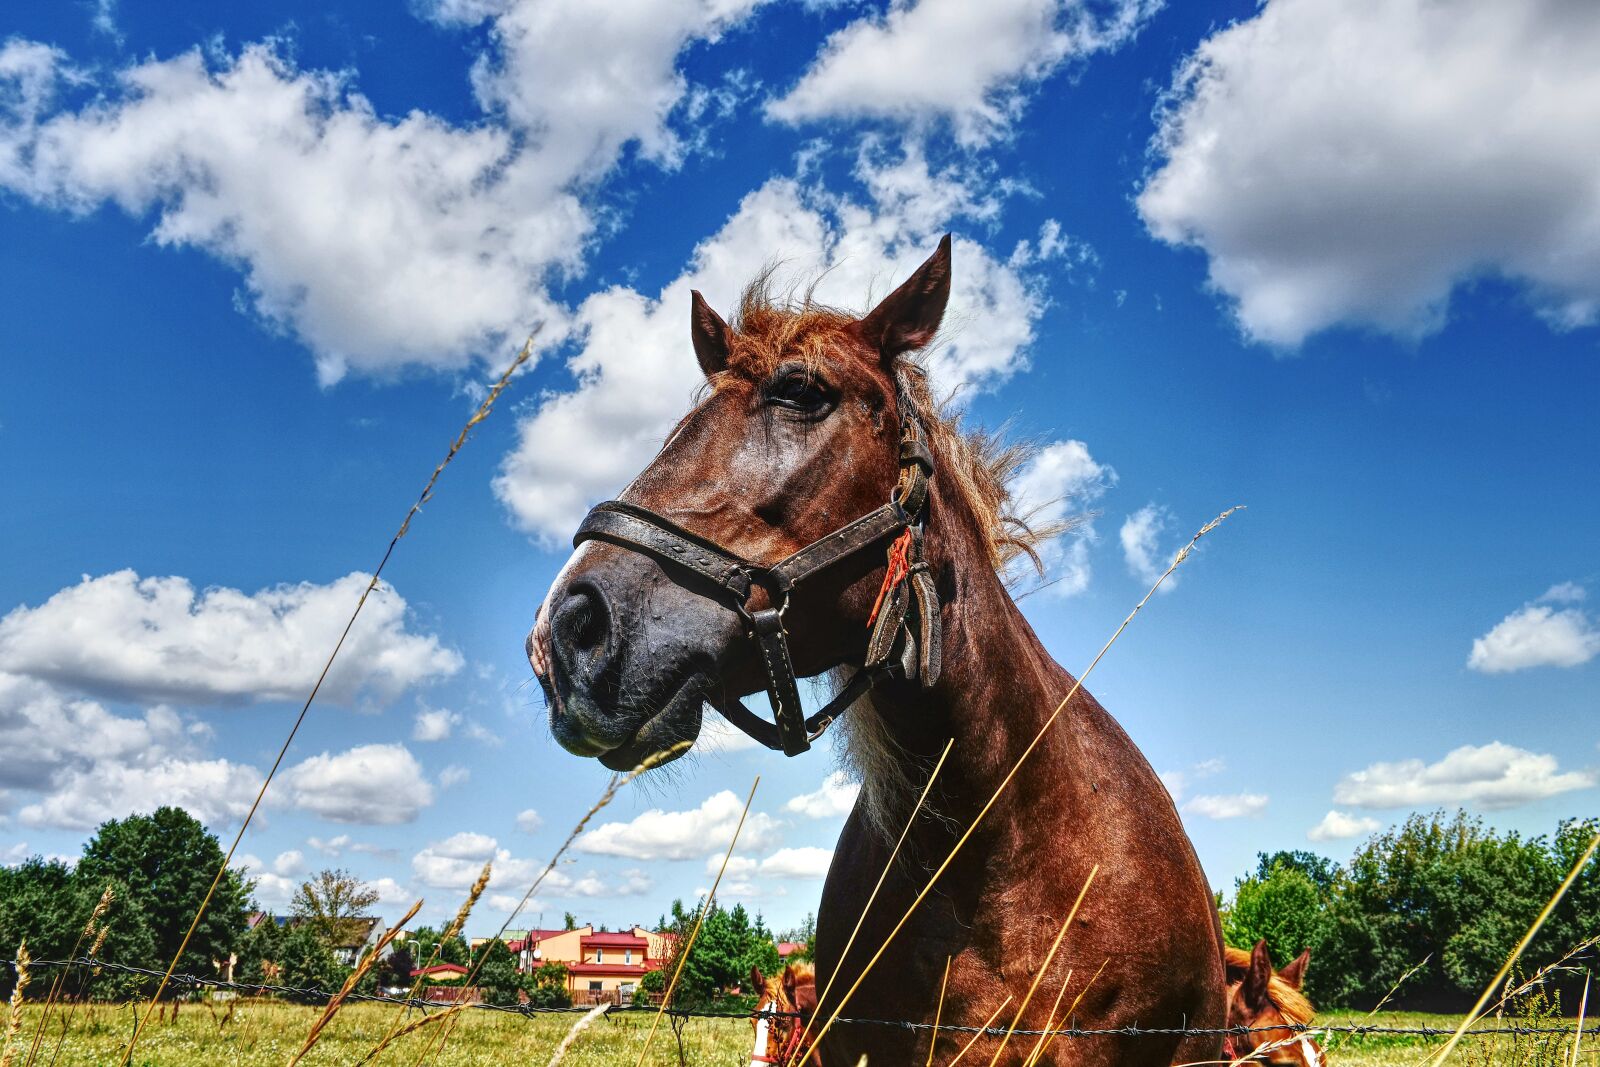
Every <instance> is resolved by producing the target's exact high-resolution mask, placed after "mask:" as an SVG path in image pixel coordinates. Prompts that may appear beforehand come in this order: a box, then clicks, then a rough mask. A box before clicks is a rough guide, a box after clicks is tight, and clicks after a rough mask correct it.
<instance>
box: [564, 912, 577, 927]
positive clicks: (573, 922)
mask: <svg viewBox="0 0 1600 1067" xmlns="http://www.w3.org/2000/svg"><path fill="white" fill-rule="evenodd" d="M561 923H562V926H561V929H563V930H576V929H577V928H578V917H577V916H576V915H574V914H572V912H570V911H568V912H563V913H562V915H561Z"/></svg>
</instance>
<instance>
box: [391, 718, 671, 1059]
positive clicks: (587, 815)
mask: <svg viewBox="0 0 1600 1067" xmlns="http://www.w3.org/2000/svg"><path fill="white" fill-rule="evenodd" d="M691 744H693V742H690V741H679V742H678V743H677V744H675V745H672V746H670V747H668V748H665V749H663V750H662V751H660V752H656V753H652V754H651V755H650V756H647V757H646V758H645V759H644V760H642V761H640V763H639V765H638V766H637V767H635V768H634V769H633V770H631V771H629V772H628V773H626V774H613V775H612V776H611V778H610V780H609V781H607V782H606V787H605V789H604V791H602V792H601V794H600V799H598V800H596V801H595V802H594V803H593V804H591V805H590V806H589V810H588V811H586V812H584V813H583V817H582V818H581V819H579V820H578V822H577V825H575V826H574V827H573V828H572V830H571V832H570V833H568V834H567V836H566V839H565V840H564V841H562V842H561V845H560V846H559V847H558V848H557V849H556V850H555V852H553V853H552V854H551V856H550V861H549V862H548V863H546V864H545V865H544V869H543V870H542V871H540V872H539V874H538V875H537V876H536V877H535V878H534V880H533V883H532V884H531V885H529V886H528V890H527V892H525V893H523V894H522V899H521V900H519V901H518V902H517V906H516V907H514V908H512V909H511V913H510V914H509V915H507V916H506V918H505V921H504V922H502V923H501V924H500V929H499V930H497V931H496V932H495V935H494V940H499V939H500V938H503V937H504V936H505V933H506V931H507V930H508V929H510V927H511V924H512V923H513V922H515V921H516V919H517V916H518V915H520V914H521V913H522V909H523V908H525V907H527V906H528V901H530V900H532V899H533V894H534V893H536V892H537V891H538V889H539V886H540V885H541V884H542V883H543V882H544V880H545V878H546V877H548V876H549V874H550V872H551V871H553V870H555V869H556V864H558V863H560V862H561V857H562V856H564V855H565V854H566V852H567V850H568V849H569V848H571V847H572V843H573V842H574V841H576V840H577V839H578V836H579V835H580V834H582V833H583V831H584V830H585V829H586V828H587V827H588V825H589V821H590V820H591V819H593V818H594V817H595V816H596V815H598V814H599V813H600V811H601V810H602V809H604V808H605V807H606V806H607V805H608V804H610V803H611V802H612V801H613V800H615V799H616V798H617V794H618V793H620V792H622V790H623V789H625V788H627V786H628V785H629V784H630V783H632V782H633V780H634V779H636V778H638V777H639V776H640V775H642V774H644V773H645V772H646V771H651V770H654V769H655V768H657V767H659V766H661V765H662V764H663V763H666V762H667V761H669V760H671V759H672V758H673V757H675V756H678V755H681V754H682V753H684V752H686V751H688V749H689V746H690V745H691ZM479 892H482V890H481V889H480V890H479ZM469 899H470V900H471V901H476V900H477V897H476V896H472V897H470V898H469ZM468 910H470V905H469V908H468ZM462 921H463V923H464V922H465V921H466V920H465V917H464V916H463V917H462ZM444 941H445V938H442V937H441V938H440V940H439V944H440V945H442V944H443V943H444ZM438 947H439V946H438V945H435V946H434V954H433V956H432V957H430V959H429V962H430V963H431V962H432V960H433V959H435V958H437V956H438ZM484 959H485V957H484V956H480V957H478V959H477V961H476V962H474V963H473V965H472V968H471V969H470V970H469V971H468V972H467V975H466V977H465V978H463V979H462V982H461V984H462V987H463V988H465V987H467V986H470V985H472V983H473V981H474V980H475V979H476V978H477V977H478V971H479V969H480V968H481V967H482V966H483V961H484ZM421 988H422V980H421V979H420V978H419V979H418V980H417V982H416V983H415V984H413V986H412V989H411V995H410V997H408V998H407V999H412V1000H414V999H416V996H417V994H418V993H419V992H420V991H421ZM409 1011H410V1009H409V1008H401V1009H396V1011H395V1021H394V1025H393V1026H392V1027H391V1028H390V1030H389V1033H388V1034H387V1035H386V1036H385V1037H384V1038H383V1040H381V1041H379V1042H378V1044H377V1045H375V1046H374V1047H373V1048H372V1049H370V1050H368V1052H367V1057H368V1058H369V1059H370V1058H371V1057H373V1056H375V1055H377V1054H378V1053H379V1052H381V1051H383V1049H384V1048H385V1047H387V1046H388V1044H389V1043H390V1042H391V1041H393V1040H394V1039H395V1037H397V1036H398V1034H397V1031H398V1030H399V1029H400V1026H401V1024H402V1022H403V1020H404V1018H405V1016H406V1014H408V1013H409ZM455 1026H456V1022H455V1021H452V1022H451V1024H450V1026H449V1028H448V1029H447V1030H446V1032H445V1035H444V1038H443V1040H442V1041H441V1042H440V1048H443V1046H444V1042H445V1041H448V1040H449V1038H450V1034H451V1033H452V1032H454V1030H455ZM362 1062H366V1061H365V1060H363V1061H362Z"/></svg>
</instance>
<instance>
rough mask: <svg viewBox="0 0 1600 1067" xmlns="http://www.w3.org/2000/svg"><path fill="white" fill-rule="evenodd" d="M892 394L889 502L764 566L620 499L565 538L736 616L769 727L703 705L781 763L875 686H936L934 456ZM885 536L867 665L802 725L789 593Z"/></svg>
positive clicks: (735, 709) (715, 700)
mask: <svg viewBox="0 0 1600 1067" xmlns="http://www.w3.org/2000/svg"><path fill="white" fill-rule="evenodd" d="M898 392H899V404H900V410H901V412H902V415H901V418H900V478H899V482H898V484H897V485H896V487H895V489H894V492H893V493H892V494H891V495H890V498H889V502H888V503H886V504H883V505H882V506H880V507H878V508H875V509H873V510H872V511H869V512H868V513H867V514H865V515H863V516H861V517H860V518H859V519H856V520H855V521H854V522H851V523H847V524H846V525H844V526H841V527H839V529H837V530H834V531H833V532H832V533H830V534H827V535H826V536H824V537H821V538H818V539H817V540H815V541H813V542H811V543H810V544H809V545H807V546H806V547H804V548H802V549H801V550H800V551H798V552H796V553H794V554H793V555H791V556H789V557H788V558H787V559H784V560H782V561H780V562H778V563H776V564H773V565H772V566H770V567H767V566H762V565H760V564H757V563H752V562H751V561H749V560H747V559H744V558H742V557H740V556H738V555H736V554H734V553H732V552H730V551H728V550H727V549H725V548H723V547H722V546H721V545H719V544H717V543H716V542H715V541H712V540H711V539H709V538H706V537H702V536H700V535H699V534H696V533H694V532H693V531H691V530H686V529H684V528H683V527H682V526H679V525H678V524H677V523H675V522H673V521H672V520H670V519H668V518H665V517H664V516H661V515H658V514H656V513H655V512H653V511H651V510H650V509H648V508H645V507H641V506H639V505H638V504H630V503H627V502H625V501H621V500H609V501H606V502H605V503H603V504H597V505H595V507H594V508H593V510H591V511H590V512H589V514H588V516H587V517H585V518H584V520H583V522H582V524H580V525H579V527H578V532H577V533H576V534H575V535H573V538H572V545H573V547H574V548H576V547H577V546H578V545H581V544H583V542H585V541H591V540H594V541H604V542H606V543H607V544H612V545H617V546H618V547H621V548H626V549H629V550H631V551H634V552H639V553H642V554H644V555H646V556H649V557H650V558H652V559H654V560H655V561H656V562H658V563H661V564H663V565H664V567H665V568H666V569H668V570H676V571H677V572H678V574H679V575H680V576H683V577H687V578H688V579H689V581H688V582H687V583H685V588H688V589H690V590H691V591H693V592H697V593H699V594H701V595H702V596H705V597H707V598H709V599H712V600H717V601H720V602H722V603H724V604H726V605H727V606H728V607H730V608H731V609H732V610H734V611H736V612H738V613H739V615H740V616H741V617H742V618H743V619H744V622H745V629H746V632H747V633H748V634H749V636H750V637H751V639H752V640H754V641H755V642H756V646H757V648H758V650H759V651H760V653H761V663H762V667H763V668H764V669H765V672H766V678H767V698H768V700H769V701H770V702H771V704H772V719H773V721H772V722H768V721H766V720H765V719H763V718H761V717H760V716H758V715H757V714H755V713H754V712H752V711H751V710H750V709H749V708H747V707H745V706H744V704H743V703H742V702H741V701H740V700H739V699H738V698H737V697H729V696H727V695H726V694H725V693H721V692H719V693H718V694H717V695H715V696H711V695H708V696H706V697H705V699H706V700H707V701H709V702H710V703H711V704H712V705H713V706H715V707H716V709H717V710H718V711H720V712H722V715H723V717H724V718H726V719H727V720H728V721H729V722H730V723H732V724H733V725H734V726H737V727H738V728H739V729H741V730H743V731H744V732H745V733H747V734H749V735H750V736H751V737H752V738H754V739H755V740H756V741H757V742H759V743H760V744H762V745H765V746H766V747H767V748H770V749H774V750H777V751H781V752H783V754H784V755H786V756H798V755H799V754H800V753H802V752H804V751H806V750H807V749H808V748H810V747H811V742H813V741H815V740H816V739H817V738H819V737H821V736H822V733H823V731H824V730H826V729H827V728H828V725H829V724H830V723H832V722H833V720H834V719H836V718H837V717H839V716H840V715H843V714H844V713H845V712H846V711H848V710H849V709H850V707H851V705H853V704H854V703H855V702H856V701H857V700H859V699H860V698H861V697H862V696H864V695H866V693H867V692H868V691H870V690H871V689H872V688H873V687H874V686H876V685H878V684H879V683H880V682H882V681H884V680H886V679H888V678H920V679H921V681H922V685H923V687H924V688H927V687H929V686H931V685H933V683H934V682H936V681H937V680H938V678H939V667H940V663H939V651H940V645H941V641H940V628H939V599H938V594H937V592H936V591H935V589H934V585H933V576H932V575H931V574H930V573H929V570H928V563H927V561H926V560H925V559H924V558H923V556H922V528H923V522H924V519H925V516H926V512H927V507H928V482H929V479H930V478H931V477H932V476H933V453H932V452H930V451H929V450H928V446H927V444H926V442H925V439H924V438H925V435H924V433H923V429H922V424H921V422H920V421H919V420H918V419H917V416H916V413H915V411H914V409H913V408H912V406H911V403H910V401H909V398H908V397H907V396H906V395H905V392H904V391H903V390H899V391H898ZM891 535H899V540H897V541H896V550H897V551H898V552H900V553H901V554H902V556H903V566H901V567H899V568H892V569H891V571H890V573H889V574H888V575H887V576H886V577H885V581H884V587H883V590H882V591H881V592H880V594H879V606H878V609H877V616H876V619H875V621H874V623H873V624H871V625H872V633H871V637H870V638H869V640H868V642H867V656H866V661H865V663H864V664H863V665H862V669H861V670H859V671H857V672H856V674H855V676H854V677H853V678H851V679H850V681H849V683H848V684H846V685H845V687H844V688H843V689H842V690H840V691H839V693H838V694H837V695H836V696H835V697H834V698H833V699H832V700H830V701H829V702H828V703H827V705H826V706H825V707H823V708H822V709H821V710H820V711H818V712H816V713H815V714H813V715H811V716H809V717H808V716H806V715H805V712H804V709H803V708H802V707H801V705H800V691H799V685H798V679H797V677H796V675H795V672H794V663H793V661H792V660H791V659H790V658H789V634H788V631H787V630H786V629H785V627H784V623H783V616H784V612H786V611H787V610H788V608H789V597H790V594H791V593H793V592H794V589H795V587H796V586H798V585H800V584H801V583H803V582H805V581H806V580H808V579H810V578H811V577H813V576H814V575H816V574H818V573H820V572H822V571H825V570H827V569H828V568H829V567H831V566H833V565H834V564H836V563H838V562H839V561H840V560H843V559H846V558H848V557H850V556H853V555H855V554H856V553H858V552H862V551H865V550H867V549H869V548H871V547H872V546H874V545H877V544H879V543H881V542H883V541H884V540H885V539H886V538H888V537H890V536H891ZM758 586H759V587H760V588H762V589H764V590H765V591H766V592H767V594H768V603H769V605H771V606H769V607H765V608H761V609H759V610H752V609H751V608H750V606H749V602H750V594H751V592H752V590H754V589H755V588H756V587H758ZM913 616H914V617H915V619H916V620H917V625H916V627H915V628H913V625H912V618H913ZM902 637H903V640H902ZM897 650H898V653H899V654H898V655H896V651H897Z"/></svg>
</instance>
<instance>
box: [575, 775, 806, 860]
mask: <svg viewBox="0 0 1600 1067" xmlns="http://www.w3.org/2000/svg"><path fill="white" fill-rule="evenodd" d="M743 809H744V804H743V803H742V802H741V801H740V800H739V798H738V797H736V796H734V795H733V793H731V792H730V791H728V790H726V789H724V790H723V791H722V792H720V793H716V794H714V795H712V796H709V797H707V798H706V799H705V801H704V802H703V803H702V804H701V805H700V806H699V807H697V808H693V809H691V810H689V811H662V810H661V809H659V808H652V809H651V810H649V811H646V812H644V813H643V814H641V815H639V816H637V817H636V818H634V819H633V820H631V821H629V822H608V823H605V824H603V825H601V826H598V827H596V828H595V829H593V830H590V831H589V832H588V833H586V834H583V835H582V836H581V837H579V838H578V839H577V841H575V842H573V846H572V847H573V848H574V849H575V850H577V851H579V852H587V853H590V854H593V855H599V856H625V857H627V858H628V859H635V860H692V859H699V858H700V857H702V856H707V855H710V854H712V853H716V852H720V851H724V850H726V849H727V847H728V842H729V841H731V840H732V839H733V831H734V828H735V827H736V826H737V825H738V824H739V813H740V812H741V811H742V810H743ZM776 832H777V823H776V822H775V821H774V820H773V818H772V817H771V816H770V815H764V814H762V813H761V812H751V813H750V816H749V818H748V819H746V820H745V824H744V829H743V831H741V832H740V835H739V846H740V848H741V849H743V850H744V851H746V852H751V851H759V850H760V849H762V848H764V847H765V846H766V845H768V844H769V843H771V842H772V840H773V839H774V837H775V836H776Z"/></svg>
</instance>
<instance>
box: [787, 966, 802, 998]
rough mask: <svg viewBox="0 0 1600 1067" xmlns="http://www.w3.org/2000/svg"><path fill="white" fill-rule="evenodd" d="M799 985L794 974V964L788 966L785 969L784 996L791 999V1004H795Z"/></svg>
mask: <svg viewBox="0 0 1600 1067" xmlns="http://www.w3.org/2000/svg"><path fill="white" fill-rule="evenodd" d="M798 984H799V981H798V979H797V978H796V976H795V973H794V964H792V963H791V964H788V965H786V966H785V967H784V968H783V995H784V996H786V997H788V998H789V1003H790V1004H793V1003H794V990H795V986H796V985H798Z"/></svg>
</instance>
